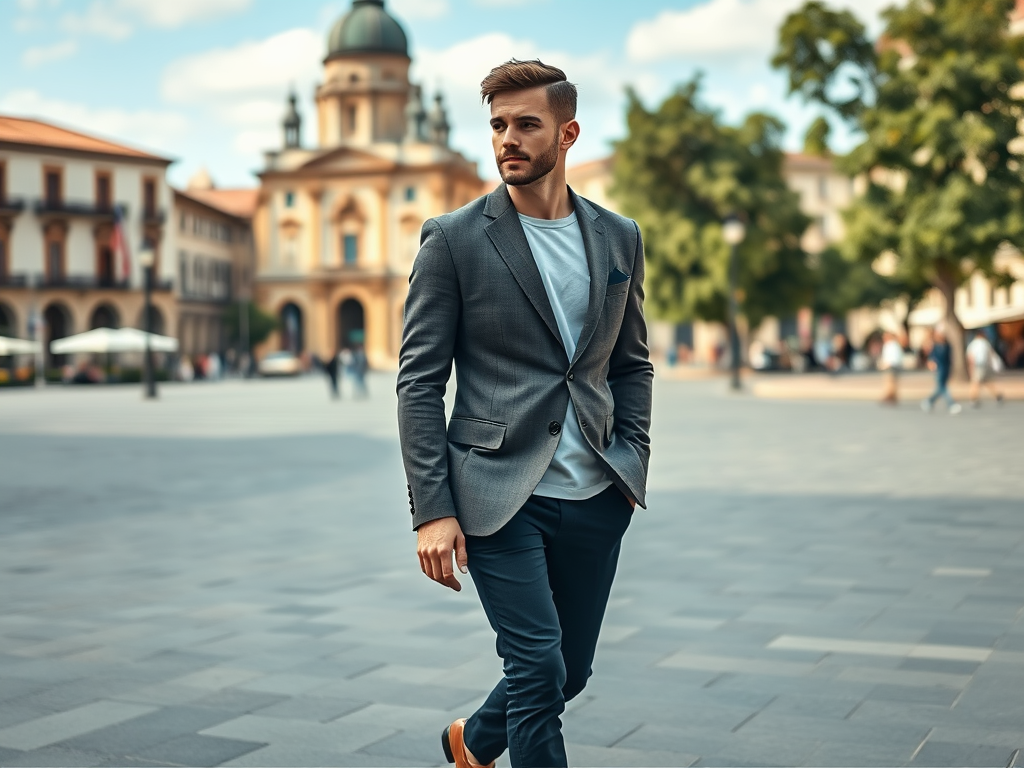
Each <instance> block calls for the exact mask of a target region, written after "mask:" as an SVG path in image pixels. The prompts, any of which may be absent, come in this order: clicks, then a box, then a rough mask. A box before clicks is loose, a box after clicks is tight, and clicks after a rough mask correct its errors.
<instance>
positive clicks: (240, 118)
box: [0, 0, 888, 186]
mask: <svg viewBox="0 0 1024 768" xmlns="http://www.w3.org/2000/svg"><path fill="white" fill-rule="evenodd" d="M801 3H802V0H388V1H387V8H388V10H389V11H390V12H391V13H392V14H394V15H395V17H396V18H398V19H399V21H400V22H401V23H402V24H403V26H404V27H405V29H406V32H407V33H408V35H409V39H410V45H411V55H412V58H413V79H414V80H415V81H417V82H421V83H422V84H423V85H424V87H425V89H426V90H427V92H428V95H430V96H432V95H433V93H434V92H436V91H437V90H438V89H440V90H441V91H442V92H443V93H444V95H445V97H446V99H447V101H448V104H449V112H450V121H451V122H452V124H453V126H454V129H453V133H452V143H453V145H454V146H455V147H456V148H458V149H459V150H461V151H462V152H464V153H465V154H466V155H467V156H469V157H470V158H471V159H473V160H477V161H478V162H479V163H480V170H481V173H482V174H483V175H484V176H488V177H496V173H495V171H494V167H493V161H492V160H491V159H490V144H489V141H488V135H487V127H486V113H485V112H484V111H483V109H482V108H481V107H480V105H479V99H478V96H477V92H478V87H479V83H480V80H481V78H482V77H483V76H484V74H486V72H487V71H488V70H489V69H490V68H491V67H492V66H494V64H496V63H500V62H502V61H505V60H506V59H509V58H511V57H516V58H521V59H522V58H534V57H540V58H541V59H542V60H544V61H546V62H550V63H553V64H556V65H557V66H560V67H562V68H563V69H564V70H565V71H566V73H567V74H568V75H569V78H570V79H571V80H573V81H574V82H576V83H577V84H578V85H579V86H580V113H579V118H580V122H581V124H582V126H583V135H582V137H581V141H580V143H579V144H578V145H577V146H576V147H575V148H574V149H573V154H574V155H575V157H572V156H571V157H570V161H571V162H572V161H575V162H582V161H585V160H590V159H594V158H597V157H601V156H604V155H606V154H608V152H609V151H610V142H611V141H612V140H614V139H615V138H617V137H619V136H621V134H622V131H623V105H624V99H623V90H624V88H625V87H626V86H627V85H632V86H633V87H634V88H635V89H636V90H637V91H638V92H639V93H640V94H641V95H642V96H643V98H644V99H645V101H646V102H647V103H648V105H650V106H654V105H655V104H656V103H657V102H658V100H659V99H661V98H664V96H665V95H666V94H668V93H669V92H670V91H671V89H672V88H673V86H674V85H676V84H678V83H680V82H682V81H684V80H687V79H689V78H690V77H691V76H692V75H693V74H694V73H695V72H696V71H698V70H700V71H703V72H704V73H705V90H704V95H705V99H706V101H707V102H708V103H710V104H713V105H715V106H717V107H719V108H720V109H721V110H722V112H723V114H724V115H725V117H726V118H727V119H729V120H733V121H736V120H739V119H740V118H742V116H743V115H744V114H745V113H747V112H749V111H751V110H764V111H769V112H772V113H774V114H776V115H778V116H780V117H781V118H783V120H785V122H786V123H787V124H788V125H789V129H790V130H789V136H788V138H787V141H788V144H789V146H790V147H791V148H794V149H796V148H799V146H800V144H801V142H802V136H803V132H804V130H805V129H806V126H807V125H808V124H809V122H810V121H811V119H812V118H813V117H814V114H815V113H814V112H813V111H812V110H810V109H808V108H807V107H805V106H803V105H802V104H800V103H799V102H798V101H797V100H795V99H788V100H787V99H786V98H785V89H784V81H783V79H782V77H781V76H780V75H779V74H778V73H777V72H773V71H772V70H771V69H770V68H769V67H768V65H767V60H768V58H769V57H770V53H771V50H772V48H773V46H774V43H775V35H776V30H777V28H778V25H779V22H780V21H781V20H782V18H783V17H784V16H785V15H786V14H787V13H788V12H790V11H791V10H793V9H794V8H796V7H798V6H799V5H800V4H801ZM833 4H834V5H844V4H845V5H849V6H850V7H852V8H854V9H855V10H856V12H857V13H858V14H859V15H860V16H861V18H862V19H863V20H864V21H866V22H868V23H869V24H870V25H871V26H872V27H873V28H877V16H876V15H875V13H876V12H877V9H878V8H880V7H882V6H883V5H887V4H888V2H887V0H838V1H837V2H834V3H833ZM350 5H351V3H350V0H291V2H288V3H285V2H280V0H3V1H2V2H0V73H2V74H0V114H10V115H23V116H33V117H40V118H44V119H50V120H53V121H55V122H59V123H61V124H64V125H67V126H71V127H77V128H80V129H82V130H85V131H88V132H93V133H97V134H100V135H103V136H106V137H110V138H114V139H117V140H121V141H124V142H127V143H130V144H133V145H136V146H139V147H142V148H146V149H150V150H153V151H156V152H159V153H161V154H164V155H167V156H170V157H173V158H176V159H177V162H176V163H175V164H174V165H173V166H172V167H171V171H170V177H171V180H172V182H173V183H176V184H184V183H185V181H186V180H187V179H188V178H189V177H190V176H191V175H192V173H194V172H195V171H196V170H197V169H198V168H200V167H203V166H205V167H207V168H208V169H209V170H210V173H211V174H212V176H213V177H214V179H215V180H216V181H217V183H218V185H219V186H250V185H253V184H255V182H256V180H255V178H254V177H253V175H252V174H253V172H254V171H256V170H258V169H259V167H260V163H261V157H262V152H263V150H265V149H273V148H276V147H278V146H279V145H280V143H281V130H280V127H279V124H280V120H281V116H282V114H283V111H284V105H285V96H286V94H287V92H288V89H289V87H290V86H292V85H294V87H295V88H296V89H297V92H298V94H299V96H300V105H301V109H302V112H303V115H304V116H305V118H306V121H305V124H304V142H305V143H307V144H310V145H313V144H315V141H316V137H315V135H314V131H313V124H314V120H313V102H312V93H313V89H314V88H315V86H316V84H317V83H318V82H319V79H320V75H321V71H322V60H323V56H324V53H325V45H326V42H325V41H326V36H327V32H328V31H329V29H330V27H331V25H332V24H333V23H334V22H335V20H337V19H338V18H339V17H340V16H341V15H342V14H344V13H345V11H346V10H347V9H348V8H349V7H350Z"/></svg>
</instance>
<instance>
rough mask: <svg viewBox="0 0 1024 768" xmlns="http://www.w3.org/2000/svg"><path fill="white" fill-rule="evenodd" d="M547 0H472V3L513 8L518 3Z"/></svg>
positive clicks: (490, 6) (488, 6) (528, 3)
mask: <svg viewBox="0 0 1024 768" xmlns="http://www.w3.org/2000/svg"><path fill="white" fill-rule="evenodd" d="M544 2H547V0H473V4H474V5H482V6H483V7H484V8H513V7H516V6H520V5H533V4H534V3H544Z"/></svg>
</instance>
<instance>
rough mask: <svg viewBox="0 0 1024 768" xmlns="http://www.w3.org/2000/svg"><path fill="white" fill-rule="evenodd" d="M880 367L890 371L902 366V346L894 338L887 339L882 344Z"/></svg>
mask: <svg viewBox="0 0 1024 768" xmlns="http://www.w3.org/2000/svg"><path fill="white" fill-rule="evenodd" d="M882 367H883V368H885V369H886V370H890V371H898V370H899V369H900V368H902V367H903V346H902V345H901V344H900V343H899V342H898V341H896V339H889V341H887V342H885V344H883V345H882Z"/></svg>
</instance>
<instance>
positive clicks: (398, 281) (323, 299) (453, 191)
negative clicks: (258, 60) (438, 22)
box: [253, 0, 484, 368]
mask: <svg viewBox="0 0 1024 768" xmlns="http://www.w3.org/2000/svg"><path fill="white" fill-rule="evenodd" d="M410 63H411V60H410V58H409V41H408V37H407V36H406V33H405V30H404V29H403V28H402V26H401V25H400V24H399V23H398V21H397V20H396V19H395V18H394V17H393V16H391V15H390V14H389V13H388V11H387V8H386V7H385V4H384V0H354V2H353V3H352V8H351V10H349V12H348V13H347V14H345V15H344V16H343V17H342V18H341V19H339V20H338V22H337V23H336V24H335V25H334V27H333V28H332V29H331V30H330V33H329V34H328V36H327V50H326V55H325V57H324V73H323V82H322V83H321V84H320V85H319V86H317V88H316V93H315V98H316V111H317V114H316V133H317V146H316V147H315V148H314V147H304V146H302V116H301V115H300V114H299V111H298V108H297V106H296V98H295V95H294V94H291V95H290V96H289V99H288V105H287V108H286V111H285V116H284V119H283V122H282V129H283V136H282V147H281V149H279V150H276V151H272V152H267V153H266V165H265V168H264V170H263V171H262V172H261V173H260V174H259V176H260V179H261V187H260V196H259V205H258V209H257V213H256V216H255V219H254V222H253V226H254V237H255V239H256V262H257V263H256V287H255V290H256V300H257V302H258V303H259V304H260V305H261V306H262V307H263V308H264V310H266V311H269V312H273V313H274V314H275V315H276V316H277V317H278V318H279V320H280V325H279V330H278V331H277V332H276V333H275V334H274V335H273V336H272V337H271V338H270V339H269V340H268V342H267V344H266V345H265V348H264V349H263V350H261V351H262V352H264V353H265V352H267V351H270V350H274V349H287V350H291V351H293V352H296V353H305V352H309V353H312V354H316V355H319V356H320V357H328V356H330V355H332V354H334V353H335V352H336V351H337V350H338V349H340V348H342V347H346V346H351V345H353V344H356V343H364V344H365V348H366V352H367V356H368V358H369V360H370V363H371V365H373V366H375V367H384V368H389V367H394V366H395V364H396V363H397V359H398V349H399V345H400V343H401V331H402V311H403V306H404V303H405V297H406V292H407V290H408V282H409V273H410V270H411V268H412V262H413V259H414V258H415V256H416V252H417V250H418V248H419V234H420V228H421V227H422V225H423V222H424V221H425V220H426V219H428V218H430V217H432V216H438V215H440V214H442V213H447V212H448V211H452V210H454V209H456V208H458V207H460V206H462V205H465V204H466V203H468V202H470V201H472V200H474V199H475V198H477V197H479V196H480V195H481V194H483V192H484V184H483V182H482V181H481V180H480V177H479V175H478V174H477V169H476V164H475V163H472V162H470V161H468V160H467V159H466V158H464V157H463V156H462V155H461V154H459V153H458V152H456V151H454V150H452V149H451V148H450V147H449V146H448V134H449V130H450V126H449V123H448V118H447V114H446V111H445V107H444V99H443V97H442V95H441V94H440V93H438V94H436V95H435V97H434V105H433V106H432V108H431V109H430V111H429V113H428V111H427V109H426V108H425V107H424V105H423V95H422V91H421V89H420V87H419V86H417V85H415V84H413V83H410V82H409V65H410Z"/></svg>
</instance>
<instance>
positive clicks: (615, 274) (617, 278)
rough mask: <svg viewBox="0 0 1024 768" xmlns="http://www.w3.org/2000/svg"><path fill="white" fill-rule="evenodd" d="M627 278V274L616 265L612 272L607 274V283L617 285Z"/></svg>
mask: <svg viewBox="0 0 1024 768" xmlns="http://www.w3.org/2000/svg"><path fill="white" fill-rule="evenodd" d="M627 280H629V275H627V274H626V273H625V272H622V271H621V270H620V269H619V268H618V267H616V268H615V269H613V270H612V273H611V274H610V275H608V285H618V284H619V283H624V282H626V281H627Z"/></svg>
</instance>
